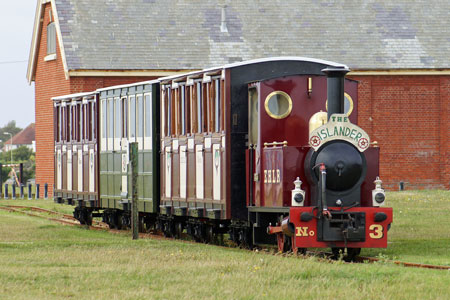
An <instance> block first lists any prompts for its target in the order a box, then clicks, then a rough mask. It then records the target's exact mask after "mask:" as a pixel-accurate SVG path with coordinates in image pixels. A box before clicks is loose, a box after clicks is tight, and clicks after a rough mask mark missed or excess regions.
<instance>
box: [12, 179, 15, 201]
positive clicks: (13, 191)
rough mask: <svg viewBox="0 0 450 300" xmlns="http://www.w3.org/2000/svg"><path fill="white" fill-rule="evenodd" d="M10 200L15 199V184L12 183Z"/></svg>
mask: <svg viewBox="0 0 450 300" xmlns="http://www.w3.org/2000/svg"><path fill="white" fill-rule="evenodd" d="M11 194H12V195H11V199H13V200H15V199H16V184H15V183H13V184H12V193H11Z"/></svg>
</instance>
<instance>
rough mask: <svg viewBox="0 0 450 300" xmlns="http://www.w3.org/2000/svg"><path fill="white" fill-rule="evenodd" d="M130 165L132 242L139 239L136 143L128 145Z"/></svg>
mask: <svg viewBox="0 0 450 300" xmlns="http://www.w3.org/2000/svg"><path fill="white" fill-rule="evenodd" d="M129 149H130V164H131V201H132V203H131V204H132V205H131V228H132V229H133V240H137V239H138V238H139V224H138V223H139V221H138V219H139V212H138V203H137V201H138V200H137V198H138V197H137V191H138V188H137V185H138V181H137V177H138V171H137V169H138V143H130V146H129Z"/></svg>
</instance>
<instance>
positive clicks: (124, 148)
mask: <svg viewBox="0 0 450 300" xmlns="http://www.w3.org/2000/svg"><path fill="white" fill-rule="evenodd" d="M133 97H134V96H133ZM128 107H129V103H128V97H127V96H122V98H121V99H120V108H121V113H122V117H123V118H122V122H121V123H122V130H121V133H122V134H121V136H122V139H121V154H122V159H121V162H122V165H121V172H122V195H123V196H125V195H127V193H128V181H127V171H128V168H127V166H128V136H129V131H128V130H129V123H128V119H129V118H128Z"/></svg>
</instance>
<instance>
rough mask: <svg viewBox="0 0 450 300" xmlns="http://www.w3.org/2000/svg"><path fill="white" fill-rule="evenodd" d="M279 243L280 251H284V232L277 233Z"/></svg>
mask: <svg viewBox="0 0 450 300" xmlns="http://www.w3.org/2000/svg"><path fill="white" fill-rule="evenodd" d="M277 245H278V252H283V250H284V234H282V233H278V234H277Z"/></svg>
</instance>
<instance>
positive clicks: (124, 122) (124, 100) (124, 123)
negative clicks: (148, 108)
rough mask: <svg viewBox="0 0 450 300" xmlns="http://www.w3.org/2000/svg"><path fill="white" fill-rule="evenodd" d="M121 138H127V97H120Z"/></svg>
mask: <svg viewBox="0 0 450 300" xmlns="http://www.w3.org/2000/svg"><path fill="white" fill-rule="evenodd" d="M121 103H122V104H121V105H122V117H123V119H122V138H125V139H126V138H128V105H127V97H122V100H121Z"/></svg>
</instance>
